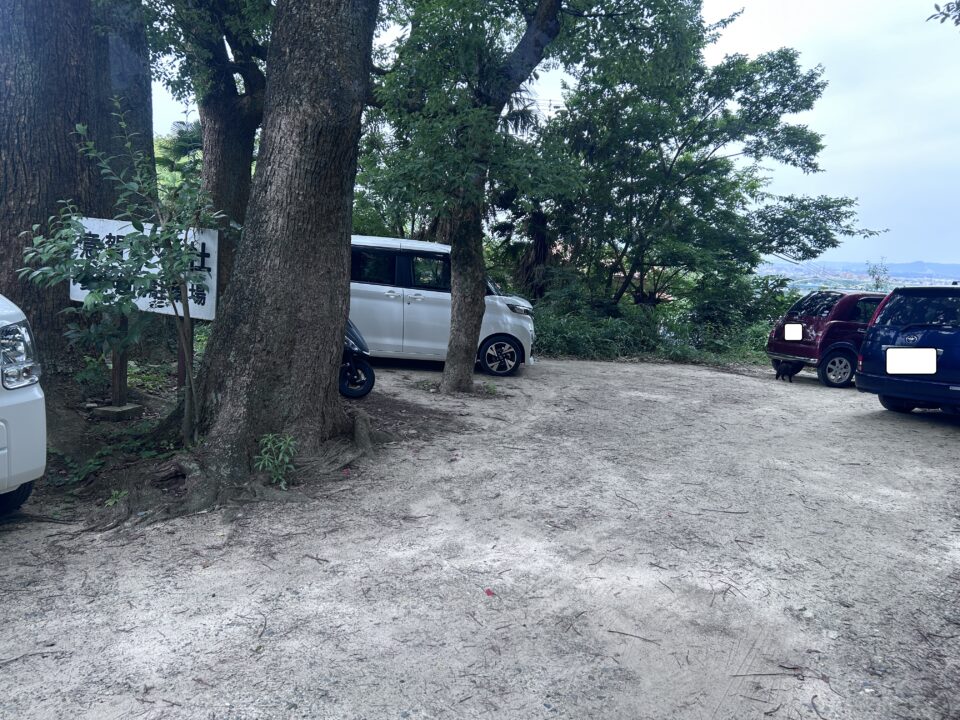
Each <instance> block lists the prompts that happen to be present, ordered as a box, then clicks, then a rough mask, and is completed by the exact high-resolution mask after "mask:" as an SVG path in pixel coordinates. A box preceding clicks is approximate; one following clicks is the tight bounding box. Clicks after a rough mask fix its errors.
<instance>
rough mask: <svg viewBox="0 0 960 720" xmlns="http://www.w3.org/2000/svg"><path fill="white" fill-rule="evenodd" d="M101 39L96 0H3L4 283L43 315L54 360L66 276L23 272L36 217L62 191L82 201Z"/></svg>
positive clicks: (38, 323) (0, 241)
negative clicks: (60, 280)
mask: <svg viewBox="0 0 960 720" xmlns="http://www.w3.org/2000/svg"><path fill="white" fill-rule="evenodd" d="M93 43H94V34H93V24H92V16H91V9H90V2H89V0H49V1H48V2H44V3H39V2H36V0H4V2H2V3H0V88H3V100H2V102H0V293H2V294H4V295H6V296H7V297H8V298H10V299H11V300H12V301H13V302H15V303H16V304H17V305H19V306H20V307H21V308H22V309H23V311H24V312H25V313H26V315H27V317H28V318H29V319H30V322H31V323H32V324H33V328H34V331H35V332H36V335H37V340H38V344H39V347H40V350H41V352H42V354H43V357H44V359H45V360H49V359H52V358H58V357H60V356H62V355H63V354H64V353H65V352H66V347H67V343H66V340H65V338H64V336H63V332H64V330H65V328H66V319H65V317H64V316H63V315H62V314H61V313H60V311H61V310H63V309H64V308H65V307H67V306H68V305H69V302H70V300H69V289H68V287H67V285H66V284H63V285H60V286H57V287H53V288H49V289H41V288H40V287H38V286H36V285H33V284H32V283H30V282H28V281H26V280H21V279H19V278H18V277H17V270H18V269H19V268H21V267H23V265H24V262H23V249H24V246H25V243H26V242H29V239H28V238H27V237H21V236H20V233H22V232H23V231H29V230H30V229H31V226H33V225H34V224H40V225H45V224H46V221H47V219H48V218H49V217H50V216H51V215H54V214H56V213H57V211H58V201H60V200H66V199H73V200H75V201H78V202H79V201H82V200H83V199H84V198H83V197H82V195H83V193H82V189H83V188H82V186H83V185H84V184H85V181H84V180H82V178H84V176H85V169H84V168H85V161H84V160H83V159H82V158H81V157H80V156H79V154H78V152H77V145H76V141H75V138H74V137H73V135H72V133H73V132H74V131H75V125H76V124H77V123H82V122H88V121H89V119H90V116H91V102H90V97H89V95H88V93H87V88H88V79H89V77H90V75H89V69H90V67H91V59H92V56H91V48H92V46H93Z"/></svg>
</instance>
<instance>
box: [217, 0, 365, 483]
mask: <svg viewBox="0 0 960 720" xmlns="http://www.w3.org/2000/svg"><path fill="white" fill-rule="evenodd" d="M376 16H377V0H312V1H308V0H280V2H278V3H277V6H276V10H275V15H274V19H273V30H272V41H271V49H270V55H269V59H268V64H269V67H270V68H271V74H270V77H269V80H268V83H267V88H266V99H265V109H264V124H263V133H262V137H261V146H260V157H259V160H258V162H257V170H256V173H255V175H254V179H253V186H252V189H251V195H250V206H249V209H248V212H247V222H246V225H245V228H244V235H243V240H242V241H241V243H240V246H239V248H238V252H237V256H236V264H235V267H234V271H233V278H232V279H231V282H230V285H229V286H228V287H227V292H226V295H225V297H224V298H223V304H222V306H221V307H222V310H221V313H220V317H219V319H218V321H217V323H215V325H214V329H213V335H212V336H211V338H210V342H209V346H208V348H207V351H206V354H205V357H204V362H203V367H202V368H201V387H200V399H201V403H202V405H201V417H200V430H201V432H202V433H204V434H205V435H206V444H205V448H206V450H205V452H206V454H207V458H208V460H209V461H210V463H211V465H212V466H213V467H214V468H215V470H216V471H218V472H219V473H221V474H223V475H226V476H231V477H242V476H244V475H245V474H246V473H247V472H248V471H249V469H250V461H251V459H252V456H253V451H254V449H255V443H256V441H257V439H258V438H260V437H261V436H262V435H264V434H266V433H290V434H292V435H294V437H296V438H297V440H298V442H299V446H300V448H301V449H307V448H309V447H310V446H311V445H313V444H314V443H316V442H319V441H322V440H324V439H326V438H328V437H331V436H333V435H336V434H339V433H341V432H343V431H345V430H346V429H347V427H348V423H347V416H346V413H345V412H344V409H343V406H342V405H341V402H340V397H339V383H338V377H339V367H340V360H341V354H342V349H343V329H344V325H345V324H346V318H347V310H348V306H349V263H350V227H351V214H352V205H353V185H354V180H355V176H356V168H357V145H358V141H359V137H360V117H361V114H362V112H363V107H364V101H365V98H366V95H367V85H368V82H369V74H370V64H371V60H370V53H371V47H372V41H373V30H374V25H375V22H376Z"/></svg>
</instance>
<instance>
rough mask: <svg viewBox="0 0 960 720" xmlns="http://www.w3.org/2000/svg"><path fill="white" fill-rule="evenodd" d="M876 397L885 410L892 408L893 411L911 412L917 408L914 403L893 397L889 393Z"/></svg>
mask: <svg viewBox="0 0 960 720" xmlns="http://www.w3.org/2000/svg"><path fill="white" fill-rule="evenodd" d="M877 397H878V399H879V400H880V404H881V405H883V406H884V407H885V408H886V409H887V410H892V411H893V412H898V413H911V412H913V411H914V410H916V409H917V406H916V405H913V404H911V403H910V402H909V401H907V400H901V399H900V398H893V397H890V396H889V395H878V396H877Z"/></svg>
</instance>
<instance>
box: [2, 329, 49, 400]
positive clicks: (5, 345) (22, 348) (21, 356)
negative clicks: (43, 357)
mask: <svg viewBox="0 0 960 720" xmlns="http://www.w3.org/2000/svg"><path fill="white" fill-rule="evenodd" d="M0 379H2V381H3V386H4V387H5V388H6V389H7V390H16V389H17V388H22V387H26V386H27V385H33V384H35V383H37V382H39V381H40V363H39V362H37V348H36V345H35V344H34V342H33V334H32V333H31V332H30V325H28V324H27V322H26V321H23V322H18V323H12V324H10V325H4V326H3V327H0Z"/></svg>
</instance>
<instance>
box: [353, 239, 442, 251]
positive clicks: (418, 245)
mask: <svg viewBox="0 0 960 720" xmlns="http://www.w3.org/2000/svg"><path fill="white" fill-rule="evenodd" d="M350 244H351V245H358V246H361V247H378V248H389V249H391V250H425V251H427V252H435V253H437V252H439V253H449V252H450V246H449V245H443V244H441V243H435V242H425V241H423V240H410V239H408V238H388V237H378V236H376V235H351V236H350Z"/></svg>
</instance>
